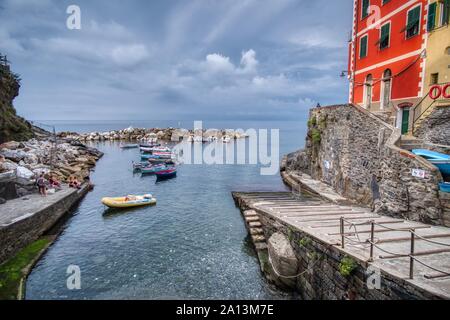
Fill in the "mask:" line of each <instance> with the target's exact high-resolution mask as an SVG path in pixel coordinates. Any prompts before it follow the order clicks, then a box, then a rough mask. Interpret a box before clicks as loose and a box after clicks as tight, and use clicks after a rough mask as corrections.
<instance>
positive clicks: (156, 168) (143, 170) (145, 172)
mask: <svg viewBox="0 0 450 320" xmlns="http://www.w3.org/2000/svg"><path fill="white" fill-rule="evenodd" d="M166 168H167V167H166V166H165V165H164V164H155V165H151V166H147V167H143V168H141V170H140V171H141V174H143V175H148V174H154V173H156V172H158V171H161V170H165V169H166Z"/></svg>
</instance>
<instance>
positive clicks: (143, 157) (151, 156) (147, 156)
mask: <svg viewBox="0 0 450 320" xmlns="http://www.w3.org/2000/svg"><path fill="white" fill-rule="evenodd" d="M152 159H161V157H160V156H155V155H153V154H141V160H152Z"/></svg>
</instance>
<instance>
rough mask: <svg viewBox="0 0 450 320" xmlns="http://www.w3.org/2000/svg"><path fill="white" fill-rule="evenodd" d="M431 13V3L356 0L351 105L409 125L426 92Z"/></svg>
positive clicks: (351, 57)
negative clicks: (410, 111) (427, 44)
mask: <svg viewBox="0 0 450 320" xmlns="http://www.w3.org/2000/svg"><path fill="white" fill-rule="evenodd" d="M427 10H428V1H426V0H354V9H353V30H352V39H351V41H350V46H349V66H348V74H349V78H350V94H349V95H350V97H349V101H350V103H354V104H358V105H361V106H363V107H365V108H367V109H370V110H371V111H373V112H376V113H380V114H384V113H385V114H386V118H389V117H391V120H392V122H394V121H395V122H396V125H397V126H398V127H402V126H403V127H405V123H406V128H407V127H408V123H407V122H408V118H409V108H411V107H412V106H413V105H415V104H416V103H418V102H419V101H420V100H421V99H422V97H423V95H424V89H426V88H425V84H424V66H425V63H424V59H425V57H426V41H427V36H426V32H427V16H428V13H427ZM394 119H395V120H394ZM403 131H405V130H403ZM406 131H407V129H406Z"/></svg>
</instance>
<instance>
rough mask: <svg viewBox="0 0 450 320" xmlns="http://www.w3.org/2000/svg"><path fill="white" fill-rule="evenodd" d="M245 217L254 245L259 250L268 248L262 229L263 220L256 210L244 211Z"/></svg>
mask: <svg viewBox="0 0 450 320" xmlns="http://www.w3.org/2000/svg"><path fill="white" fill-rule="evenodd" d="M243 214H244V219H245V223H246V225H247V229H248V231H249V233H250V236H251V237H252V242H253V245H254V246H255V249H256V250H257V251H260V250H266V249H267V242H266V237H265V236H264V231H263V229H262V225H261V221H259V216H258V214H257V213H256V211H255V210H247V211H244V213H243Z"/></svg>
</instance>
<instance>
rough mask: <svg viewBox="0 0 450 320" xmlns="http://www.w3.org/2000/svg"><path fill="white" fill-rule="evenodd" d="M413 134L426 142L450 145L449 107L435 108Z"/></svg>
mask: <svg viewBox="0 0 450 320" xmlns="http://www.w3.org/2000/svg"><path fill="white" fill-rule="evenodd" d="M414 133H415V135H416V136H418V137H419V138H422V139H424V140H425V141H426V142H431V143H437V144H443V145H450V105H448V106H437V107H435V109H434V110H433V112H432V113H431V114H430V115H429V116H428V117H427V118H426V119H425V120H424V121H423V122H422V124H421V126H420V127H419V128H418V129H417V130H416V131H415V132H414Z"/></svg>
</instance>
